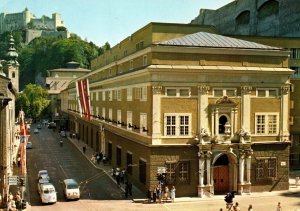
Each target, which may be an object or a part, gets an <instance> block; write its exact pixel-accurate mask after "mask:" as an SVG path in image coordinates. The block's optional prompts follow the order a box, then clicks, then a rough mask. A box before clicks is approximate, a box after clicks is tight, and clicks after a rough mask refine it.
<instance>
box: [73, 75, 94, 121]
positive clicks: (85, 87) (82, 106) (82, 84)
mask: <svg viewBox="0 0 300 211" xmlns="http://www.w3.org/2000/svg"><path fill="white" fill-rule="evenodd" d="M76 89H77V95H78V105H79V112H80V115H81V116H82V114H83V115H84V116H85V117H86V118H88V120H89V121H90V118H91V110H90V92H89V84H88V79H83V80H78V81H77V83H76Z"/></svg>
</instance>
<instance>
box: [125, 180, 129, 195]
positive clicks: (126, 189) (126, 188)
mask: <svg viewBox="0 0 300 211" xmlns="http://www.w3.org/2000/svg"><path fill="white" fill-rule="evenodd" d="M128 193H129V190H128V182H126V183H125V198H126V199H127V198H128Z"/></svg>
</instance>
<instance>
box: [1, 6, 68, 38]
mask: <svg viewBox="0 0 300 211" xmlns="http://www.w3.org/2000/svg"><path fill="white" fill-rule="evenodd" d="M57 27H65V25H64V22H63V20H62V18H61V15H60V14H58V13H53V14H52V17H51V18H50V17H48V16H45V15H43V16H42V17H41V18H36V17H35V15H34V14H33V13H31V12H30V11H29V10H28V9H27V8H25V10H24V11H22V12H19V13H0V34H2V33H4V32H7V31H14V30H26V43H29V42H30V41H31V40H33V39H34V38H36V37H40V36H62V37H69V36H70V34H69V32H67V31H57Z"/></svg>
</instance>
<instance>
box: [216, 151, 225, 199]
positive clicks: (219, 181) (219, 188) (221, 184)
mask: <svg viewBox="0 0 300 211" xmlns="http://www.w3.org/2000/svg"><path fill="white" fill-rule="evenodd" d="M228 191H229V159H228V156H227V155H226V154H223V155H221V156H220V157H219V158H218V159H217V160H216V162H215V163H214V193H215V194H224V193H227V192H228Z"/></svg>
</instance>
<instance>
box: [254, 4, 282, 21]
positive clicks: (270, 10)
mask: <svg viewBox="0 0 300 211" xmlns="http://www.w3.org/2000/svg"><path fill="white" fill-rule="evenodd" d="M278 12H279V3H278V1H275V0H270V1H267V2H265V3H264V4H262V5H261V6H260V8H259V9H258V15H257V18H258V19H259V20H263V19H265V18H267V17H269V16H272V15H277V14H278Z"/></svg>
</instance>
